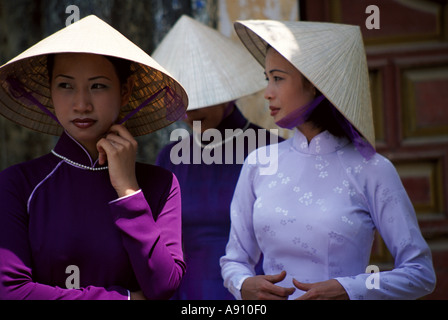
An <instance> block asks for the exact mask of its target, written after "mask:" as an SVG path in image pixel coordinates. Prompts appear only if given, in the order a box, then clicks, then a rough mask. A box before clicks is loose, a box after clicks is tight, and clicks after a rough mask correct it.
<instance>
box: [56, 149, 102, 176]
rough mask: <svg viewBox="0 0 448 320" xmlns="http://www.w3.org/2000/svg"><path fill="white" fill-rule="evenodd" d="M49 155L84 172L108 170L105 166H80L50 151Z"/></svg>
mask: <svg viewBox="0 0 448 320" xmlns="http://www.w3.org/2000/svg"><path fill="white" fill-rule="evenodd" d="M51 153H52V154H54V155H55V156H56V157H58V158H60V159H62V160H64V161H65V162H67V163H69V164H71V165H73V166H75V167H78V168H81V169H84V170H90V171H100V170H107V169H108V167H107V166H105V167H89V166H85V165H83V164H80V163H77V162H75V161H72V160H70V159H68V158H66V157H64V156H61V155H60V154H58V153H56V152H55V151H54V150H51Z"/></svg>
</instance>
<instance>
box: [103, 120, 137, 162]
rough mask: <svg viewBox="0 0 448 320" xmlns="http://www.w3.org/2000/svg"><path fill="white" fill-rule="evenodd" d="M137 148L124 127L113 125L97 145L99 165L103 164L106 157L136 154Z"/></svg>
mask: <svg viewBox="0 0 448 320" xmlns="http://www.w3.org/2000/svg"><path fill="white" fill-rule="evenodd" d="M137 147H138V145H137V141H136V140H135V139H134V137H133V136H132V135H131V133H130V132H129V131H128V130H127V129H126V128H125V127H124V126H122V125H113V126H112V127H111V128H110V130H109V132H108V133H107V135H106V136H105V137H104V138H102V139H100V140H99V141H98V143H97V150H98V161H99V164H100V165H103V164H105V163H106V161H107V158H108V156H109V157H111V156H113V155H114V154H117V153H118V152H131V153H136V152H137Z"/></svg>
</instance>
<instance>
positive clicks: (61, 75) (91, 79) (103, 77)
mask: <svg viewBox="0 0 448 320" xmlns="http://www.w3.org/2000/svg"><path fill="white" fill-rule="evenodd" d="M57 77H62V78H68V79H71V80H74V79H75V78H74V77H71V76H68V75H65V74H58V75H57V76H55V77H54V78H55V79H56V78H57ZM98 79H106V80H109V81H111V80H110V79H109V78H108V77H106V76H95V77H92V78H89V79H88V80H89V81H93V80H98Z"/></svg>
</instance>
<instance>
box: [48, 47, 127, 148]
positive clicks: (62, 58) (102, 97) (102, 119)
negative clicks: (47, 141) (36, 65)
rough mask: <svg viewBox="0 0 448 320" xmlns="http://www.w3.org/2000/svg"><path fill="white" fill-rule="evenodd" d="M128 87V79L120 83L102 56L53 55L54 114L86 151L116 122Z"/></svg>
mask: <svg viewBox="0 0 448 320" xmlns="http://www.w3.org/2000/svg"><path fill="white" fill-rule="evenodd" d="M131 89H132V86H131V85H130V82H128V83H127V84H124V85H121V84H120V81H119V79H118V76H117V73H116V71H115V67H114V65H113V64H112V62H110V61H109V60H108V59H107V58H105V57H103V56H100V55H95V54H84V53H64V54H57V55H55V58H54V67H53V74H52V81H51V96H52V100H53V105H54V108H55V112H56V116H57V118H58V120H59V122H60V124H61V125H62V126H63V127H64V129H65V130H66V131H67V132H68V133H69V134H70V135H71V136H72V137H73V138H75V139H76V140H77V141H78V142H80V143H81V144H82V145H84V147H86V148H87V149H88V150H89V152H90V150H92V148H96V143H97V141H98V140H99V139H100V138H101V137H102V136H103V135H104V134H106V133H107V132H108V130H109V128H110V127H111V125H112V124H114V123H115V122H116V121H117V118H118V115H119V113H120V109H121V107H122V106H124V105H126V104H127V102H128V100H129V96H130V93H131Z"/></svg>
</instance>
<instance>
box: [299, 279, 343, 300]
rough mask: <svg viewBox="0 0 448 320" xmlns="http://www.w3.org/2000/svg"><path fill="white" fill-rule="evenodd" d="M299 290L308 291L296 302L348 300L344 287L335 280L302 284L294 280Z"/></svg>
mask: <svg viewBox="0 0 448 320" xmlns="http://www.w3.org/2000/svg"><path fill="white" fill-rule="evenodd" d="M292 282H293V283H294V286H295V287H296V288H297V289H300V290H302V291H306V292H305V293H304V294H303V295H302V296H300V297H298V298H297V299H296V300H348V299H349V296H348V294H347V292H346V291H345V289H344V287H343V286H342V285H341V284H340V283H339V281H337V280H335V279H330V280H327V281H322V282H315V283H302V282H299V281H297V280H296V279H293V281H292Z"/></svg>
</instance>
